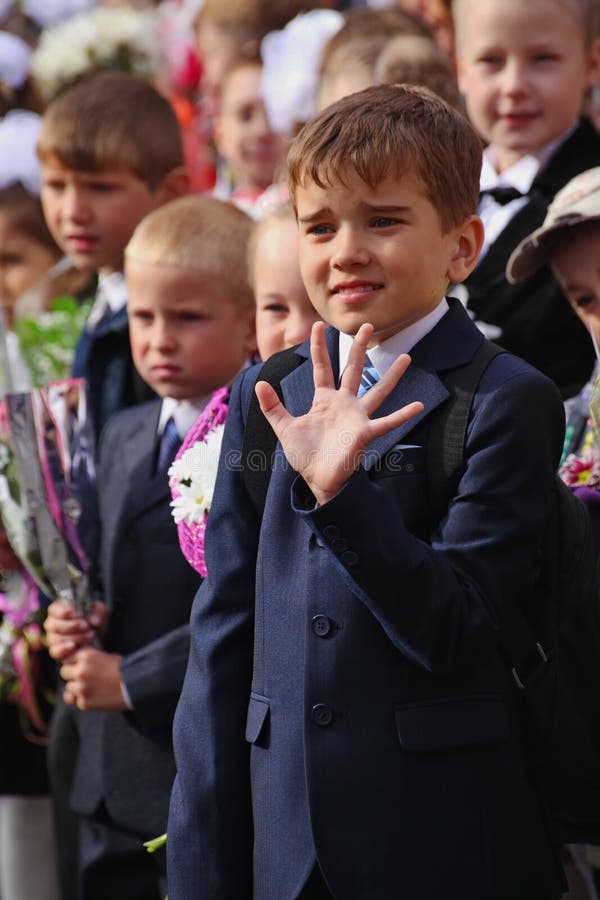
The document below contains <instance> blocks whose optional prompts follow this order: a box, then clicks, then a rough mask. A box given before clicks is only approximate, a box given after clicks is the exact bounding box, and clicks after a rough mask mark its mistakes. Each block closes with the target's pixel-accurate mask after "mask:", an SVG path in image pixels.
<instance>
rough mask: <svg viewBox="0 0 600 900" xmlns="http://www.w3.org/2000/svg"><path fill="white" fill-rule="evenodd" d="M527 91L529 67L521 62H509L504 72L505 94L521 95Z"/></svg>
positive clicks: (503, 84)
mask: <svg viewBox="0 0 600 900" xmlns="http://www.w3.org/2000/svg"><path fill="white" fill-rule="evenodd" d="M526 89H527V67H526V66H525V65H524V63H522V62H521V61H519V60H514V59H513V60H509V61H507V63H506V65H505V66H504V70H503V72H502V90H503V91H504V93H505V94H508V95H511V96H512V95H515V94H521V93H523V92H524V91H526Z"/></svg>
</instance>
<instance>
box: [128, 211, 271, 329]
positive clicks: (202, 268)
mask: <svg viewBox="0 0 600 900" xmlns="http://www.w3.org/2000/svg"><path fill="white" fill-rule="evenodd" d="M252 225H253V222H252V219H251V218H250V216H248V215H246V213H245V212H242V210H241V209H238V208H237V206H234V205H233V204H232V203H228V202H225V201H224V200H217V199H216V198H214V197H208V196H206V195H200V194H190V195H189V196H187V197H181V198H179V199H178V200H173V201H171V202H170V203H166V204H164V206H160V207H159V208H158V209H156V210H154V211H153V212H151V213H150V214H149V215H147V216H146V217H145V218H144V219H142V221H141V222H140V223H139V225H138V226H137V228H136V229H135V231H134V232H133V235H132V236H131V239H130V241H129V243H128V245H127V247H126V249H125V266H126V267H127V261H128V260H131V261H136V260H137V261H140V262H146V263H154V264H157V265H164V266H178V267H181V268H186V269H195V270H197V271H198V275H199V277H202V278H205V277H209V278H211V279H217V280H218V283H219V287H221V288H222V289H223V293H224V294H226V295H227V298H228V300H230V302H231V303H232V304H233V305H235V306H236V307H237V308H238V309H239V310H240V311H244V312H245V311H246V310H251V309H252V307H253V306H254V295H253V293H252V288H251V287H250V282H249V279H248V273H247V267H246V258H247V252H248V241H249V239H250V234H251V231H252Z"/></svg>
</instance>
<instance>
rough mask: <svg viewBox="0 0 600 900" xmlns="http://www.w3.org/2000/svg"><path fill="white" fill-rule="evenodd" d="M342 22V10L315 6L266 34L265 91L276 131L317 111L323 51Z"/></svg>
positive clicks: (286, 130) (288, 128) (262, 48)
mask: <svg viewBox="0 0 600 900" xmlns="http://www.w3.org/2000/svg"><path fill="white" fill-rule="evenodd" d="M343 24H344V17H343V15H342V14H341V13H338V12H335V10H332V9H314V10H312V11H311V12H308V13H301V14H300V15H299V16H296V18H295V19H292V21H291V22H288V24H287V25H286V26H285V28H283V29H282V30H281V31H271V32H269V34H267V35H266V36H265V37H264V38H263V41H262V43H261V45H260V54H261V57H262V60H263V74H262V95H263V99H264V102H265V106H266V109H267V115H268V117H269V121H270V122H271V126H272V127H273V128H274V129H275V131H279V132H282V133H283V134H286V133H289V132H290V131H291V129H292V128H293V126H294V125H295V124H297V123H298V122H308V120H309V119H310V118H311V117H312V116H313V115H314V112H315V107H316V99H317V89H318V84H319V64H320V61H321V53H322V52H323V48H324V46H325V44H326V43H327V41H328V40H329V38H330V37H332V36H333V35H334V34H335V33H336V32H337V31H339V29H340V28H341V27H342V25H343Z"/></svg>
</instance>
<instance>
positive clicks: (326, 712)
mask: <svg viewBox="0 0 600 900" xmlns="http://www.w3.org/2000/svg"><path fill="white" fill-rule="evenodd" d="M310 717H311V719H312V721H313V722H314V723H315V725H318V726H319V727H320V728H327V726H328V725H331V723H332V722H333V710H332V709H331V707H330V706H327V704H326V703H315V705H314V706H313V708H312V709H311V711H310Z"/></svg>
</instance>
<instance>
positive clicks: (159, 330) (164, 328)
mask: <svg viewBox="0 0 600 900" xmlns="http://www.w3.org/2000/svg"><path fill="white" fill-rule="evenodd" d="M151 342H152V345H153V346H154V347H155V349H157V350H162V351H165V350H171V349H172V348H173V344H174V340H173V333H172V330H171V328H169V326H168V324H166V323H164V322H155V323H154V326H153V328H152V334H151Z"/></svg>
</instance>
